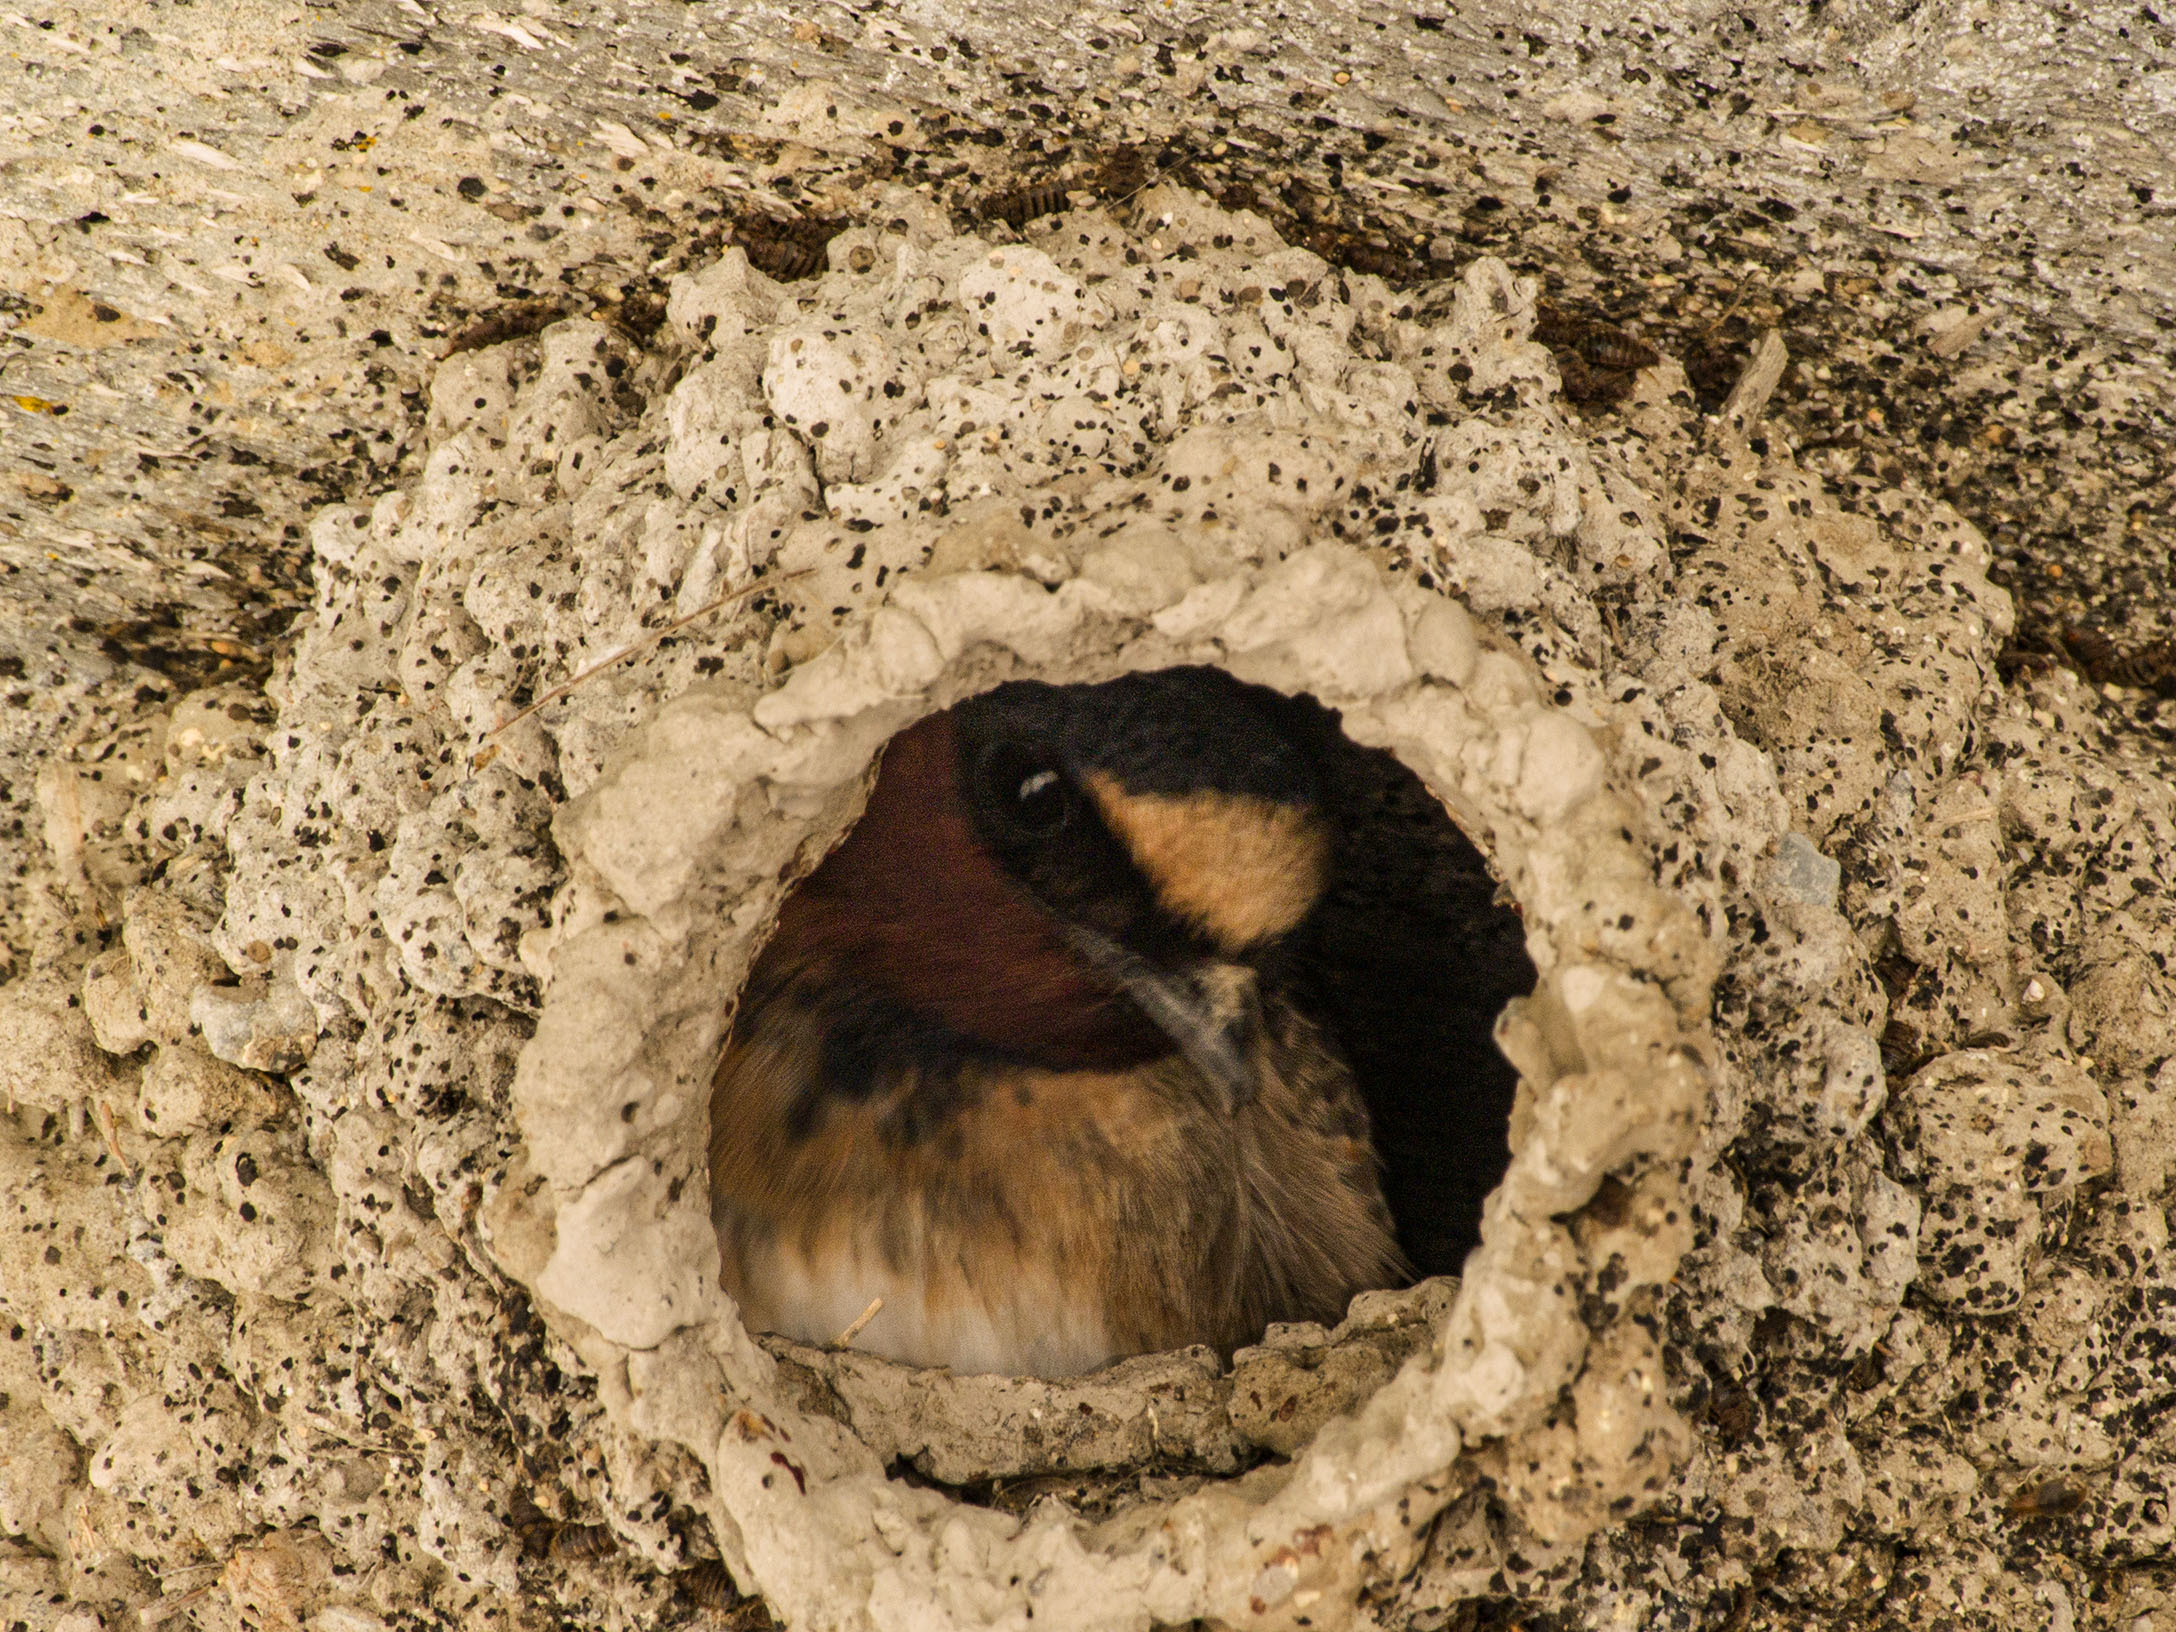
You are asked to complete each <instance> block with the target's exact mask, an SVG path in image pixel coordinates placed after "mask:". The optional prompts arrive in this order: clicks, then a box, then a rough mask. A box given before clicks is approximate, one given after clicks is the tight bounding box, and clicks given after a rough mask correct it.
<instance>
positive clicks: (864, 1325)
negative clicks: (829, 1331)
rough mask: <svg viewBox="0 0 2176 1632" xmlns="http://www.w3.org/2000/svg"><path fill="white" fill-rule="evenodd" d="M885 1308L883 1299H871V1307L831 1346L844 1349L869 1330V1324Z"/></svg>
mask: <svg viewBox="0 0 2176 1632" xmlns="http://www.w3.org/2000/svg"><path fill="white" fill-rule="evenodd" d="M883 1307H884V1300H883V1299H882V1298H871V1299H870V1300H869V1307H868V1308H866V1309H864V1310H862V1312H861V1313H860V1314H858V1315H856V1316H855V1317H854V1324H853V1325H851V1326H849V1327H847V1328H846V1330H845V1331H843V1332H841V1333H839V1335H838V1336H837V1337H836V1338H834V1339H833V1340H832V1345H831V1346H832V1347H833V1348H835V1349H843V1348H845V1347H846V1346H847V1345H848V1344H850V1343H852V1342H853V1341H854V1339H855V1338H857V1337H859V1336H861V1334H862V1333H863V1332H865V1331H867V1330H868V1329H869V1322H870V1321H872V1320H874V1319H876V1317H877V1313H878V1311H880V1310H881V1309H882V1308H883Z"/></svg>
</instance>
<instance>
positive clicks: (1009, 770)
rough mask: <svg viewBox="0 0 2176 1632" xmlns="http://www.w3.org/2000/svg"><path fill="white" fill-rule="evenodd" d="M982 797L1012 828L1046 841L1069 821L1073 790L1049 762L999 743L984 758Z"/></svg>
mask: <svg viewBox="0 0 2176 1632" xmlns="http://www.w3.org/2000/svg"><path fill="white" fill-rule="evenodd" d="M982 789H983V797H984V798H985V799H987V800H988V801H989V802H990V804H991V806H992V807H994V808H995V810H996V811H997V813H998V814H999V815H1000V816H1001V817H1002V818H1003V819H1004V821H1005V822H1006V824H1007V825H1008V826H1011V827H1013V828H1015V829H1017V830H1018V831H1020V832H1022V833H1026V834H1029V835H1031V836H1033V837H1035V838H1047V837H1049V836H1050V835H1051V834H1053V833H1055V832H1057V831H1058V830H1059V829H1060V828H1062V827H1063V826H1065V824H1066V823H1067V822H1068V821H1069V820H1071V819H1072V815H1073V788H1072V784H1071V783H1069V782H1067V781H1066V779H1065V773H1064V772H1062V771H1060V770H1059V769H1058V768H1057V767H1056V766H1055V765H1052V764H1051V763H1050V762H1049V761H1048V760H1045V759H1040V758H1038V757H1036V756H1035V755H1033V754H1031V753H1028V752H1027V751H1026V750H1025V749H1022V748H1019V747H1017V746H1015V745H1014V744H1012V743H998V744H996V745H995V746H993V747H992V748H991V749H990V751H989V752H988V753H987V754H985V755H984V756H983V760H982Z"/></svg>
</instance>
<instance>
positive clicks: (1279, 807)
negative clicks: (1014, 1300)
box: [759, 668, 1331, 1107]
mask: <svg viewBox="0 0 2176 1632" xmlns="http://www.w3.org/2000/svg"><path fill="white" fill-rule="evenodd" d="M1282 703H1283V700H1282V699H1280V698H1278V697H1277V696H1276V695H1275V694H1274V693H1270V692H1265V691H1261V690H1259V689H1257V688H1255V687H1251V686H1247V685H1244V684H1242V683H1241V682H1239V681H1236V680H1234V679H1232V678H1231V677H1230V676H1229V675H1227V674H1225V673H1223V672H1222V671H1221V670H1216V669H1200V668H1194V669H1169V670H1163V671H1160V672H1156V673H1151V674H1140V675H1130V676H1127V677H1125V678H1123V679H1119V680H1114V681H1111V682H1109V683H1108V684H1105V685H1093V686H1051V685H1044V684H1041V683H1039V682H1032V681H1021V682H1016V683H1013V684H1010V685H1005V686H1000V687H998V688H997V689H996V690H994V691H990V692H986V693H984V694H983V695H981V696H978V697H975V698H972V699H970V700H968V701H966V702H964V703H961V704H960V705H959V706H958V707H956V708H954V709H951V710H949V711H947V712H945V713H943V714H938V715H933V716H931V717H930V718H928V719H926V720H923V721H922V722H921V723H920V724H918V725H916V726H914V727H912V728H910V729H909V730H907V731H904V732H902V733H901V734H900V735H899V736H898V737H896V738H895V739H893V741H892V743H891V744H890V746H889V747H888V748H887V749H886V751H885V756H884V762H883V765H882V766H881V768H880V770H879V772H878V776H877V781H876V785H875V786H874V788H873V789H872V790H871V792H870V797H869V804H868V808H867V810H866V811H865V812H864V814H863V816H862V819H861V821H860V823H859V824H857V825H856V827H855V828H854V830H853V832H852V833H851V834H849V835H848V837H847V839H846V841H845V842H844V843H843V844H842V845H841V846H840V847H839V848H838V849H837V850H836V851H834V852H833V853H832V854H831V856H830V857H828V858H827V859H826V860H825V862H824V864H823V865H822V866H821V867H819V868H818V869H817V871H816V872H815V873H814V874H812V875H811V876H810V878H809V879H808V881H807V882H806V884H804V886H803V887H802V889H801V890H800V891H799V892H798V893H797V894H796V895H795V896H794V898H793V899H792V900H790V901H789V902H788V904H787V908H786V911H785V913H784V915H783V916H782V917H781V920H780V924H779V929H778V933H777V936H776V937H775V938H774V940H773V943H772V946H771V948H770V949H768V950H767V951H766V954H765V957H766V959H767V960H772V967H773V968H774V969H775V970H776V971H777V972H778V974H780V975H784V974H786V973H787V972H788V970H789V969H791V968H794V967H801V968H806V969H809V970H811V971H817V970H828V971H830V972H831V973H830V975H829V976H826V977H823V978H835V977H837V976H847V977H850V979H851V980H852V982H854V983H855V984H856V985H857V986H858V987H859V988H860V989H864V990H871V991H873V992H874V993H875V994H878V995H879V996H881V997H882V998H883V999H884V1000H886V1001H887V1002H889V1003H890V1004H892V1005H893V1006H894V1007H895V1008H897V1009H903V1010H905V1011H907V1013H909V1014H912V1015H915V1016H919V1017H921V1018H922V1019H924V1020H927V1021H933V1022H935V1023H936V1028H937V1029H936V1031H935V1032H934V1033H932V1036H933V1037H935V1038H939V1039H941V1038H943V1037H953V1038H958V1039H962V1040H965V1041H967V1042H968V1043H971V1044H973V1045H976V1046H979V1047H983V1048H987V1049H990V1050H992V1051H994V1052H996V1053H997V1054H999V1055H1001V1056H1004V1057H1009V1058H1014V1059H1019V1060H1023V1061H1027V1062H1032V1063H1037V1064H1041V1065H1044V1066H1046V1067H1049V1068H1052V1069H1061V1070H1065V1069H1118V1068H1123V1067H1126V1066H1130V1065H1133V1064H1138V1063H1143V1062H1146V1061H1148V1060H1151V1059H1155V1058H1158V1057H1161V1056H1163V1055H1167V1054H1169V1053H1171V1052H1172V1050H1173V1049H1174V1048H1176V1049H1177V1050H1179V1051H1181V1052H1182V1053H1183V1054H1184V1055H1185V1057H1186V1058H1187V1059H1189V1060H1190V1061H1192V1062H1193V1063H1194V1065H1195V1066H1196V1067H1197V1068H1198V1069H1199V1071H1200V1073H1201V1074H1202V1076H1203V1077H1204V1078H1206V1079H1207V1080H1208V1082H1209V1083H1210V1084H1211V1085H1212V1086H1213V1088H1214V1089H1215V1091H1216V1092H1217V1094H1218V1096H1219V1098H1220V1099H1221V1100H1223V1101H1224V1103H1225V1104H1226V1105H1227V1107H1236V1106H1238V1105H1240V1104H1243V1103H1244V1102H1245V1101H1246V1100H1248V1099H1249V1098H1251V1097H1252V1095H1253V1093H1254V1089H1255V1083H1254V1066H1253V1063H1252V1060H1253V1054H1254V1050H1253V1048H1252V1040H1253V1032H1254V1029H1255V1027H1256V1025H1257V1024H1258V1021H1259V1017H1260V1011H1259V1005H1258V998H1257V993H1258V983H1259V981H1260V979H1261V976H1262V974H1263V973H1264V971H1266V970H1268V969H1270V968H1272V967H1274V966H1276V965H1277V963H1278V960H1279V957H1280V948H1281V946H1282V943H1284V941H1285V939H1286V937H1288V936H1289V935H1290V933H1291V931H1292V930H1293V929H1294V928H1295V927H1297V926H1298V925H1299V924H1300V922H1301V921H1302V920H1303V919H1304V918H1306V916H1307V915H1308V913H1309V912H1310V911H1311V910H1312V909H1313V907H1314V905H1315V903H1316V902H1317V900H1318V899H1319V898H1320V897H1321V895H1322V893H1323V890H1324V888H1325V887H1326V884H1327V880H1328V874H1329V869H1330V860H1331V844H1330V837H1329V827H1328V823H1327V820H1326V818H1325V816H1324V814H1323V810H1322V799H1321V790H1320V788H1319V787H1318V785H1317V782H1316V769H1315V765H1314V762H1313V759H1312V757H1311V756H1310V754H1309V752H1308V751H1307V749H1306V747H1305V746H1304V743H1303V741H1302V740H1301V738H1300V736H1299V735H1298V734H1297V733H1295V732H1294V731H1293V730H1291V729H1290V722H1289V721H1288V720H1287V719H1286V718H1285V716H1284V712H1283V708H1282ZM760 973H761V970H760V968H759V975H760ZM887 1035H890V1036H896V1035H898V1030H897V1028H896V1027H893V1028H891V1029H890V1031H889V1032H888V1033H887ZM835 1046H836V1047H837V1049H838V1050H840V1052H839V1053H838V1056H837V1057H838V1059H839V1060H840V1062H841V1071H842V1073H843V1076H842V1082H841V1086H842V1087H844V1086H847V1084H848V1083H850V1082H851V1081H852V1080H854V1078H855V1076H856V1074H857V1072H858V1070H859V1068H858V1067H857V1066H855V1065H853V1064H852V1063H851V1062H852V1061H853V1060H854V1059H857V1058H861V1057H864V1056H862V1055H860V1054H859V1052H858V1051H857V1050H856V1049H853V1048H848V1047H846V1045H845V1044H844V1043H842V1042H838V1041H837V1039H836V1038H835ZM870 1046H871V1049H872V1051H874V1050H877V1049H878V1048H879V1047H880V1045H879V1043H878V1041H877V1040H876V1039H875V1038H874V1037H872V1039H871V1045H870ZM866 1057H868V1058H871V1059H875V1058H879V1057H881V1055H880V1054H879V1053H876V1052H872V1053H871V1054H869V1055H868V1056H866Z"/></svg>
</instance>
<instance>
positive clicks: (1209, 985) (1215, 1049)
mask: <svg viewBox="0 0 2176 1632" xmlns="http://www.w3.org/2000/svg"><path fill="white" fill-rule="evenodd" d="M1065 936H1066V939H1067V940H1068V941H1069V942H1071V944H1072V947H1073V950H1074V951H1075V952H1078V953H1079V954H1080V955H1081V956H1082V957H1083V958H1085V959H1087V961H1088V962H1089V963H1090V964H1091V965H1093V966H1094V967H1095V969H1096V970H1097V971H1098V972H1099V973H1100V974H1102V975H1103V977H1104V978H1105V979H1107V980H1109V981H1111V982H1112V983H1113V984H1114V985H1116V986H1117V987H1118V989H1119V990H1120V991H1122V992H1124V993H1125V994H1126V995H1127V996H1128V997H1130V998H1132V999H1133V1001H1134V1002H1135V1003H1136V1004H1138V1005H1139V1006H1140V1009H1141V1012H1142V1013H1143V1014H1145V1015H1147V1016H1148V1017H1149V1019H1150V1020H1152V1021H1154V1022H1155V1024H1156V1026H1157V1029H1159V1030H1160V1031H1162V1032H1163V1034H1164V1035H1165V1036H1167V1037H1169V1038H1170V1039H1171V1040H1172V1041H1173V1042H1174V1043H1177V1044H1178V1045H1179V1052H1180V1053H1182V1054H1184V1055H1185V1056H1186V1058H1187V1059H1188V1060H1189V1061H1190V1062H1192V1064H1193V1066H1194V1068H1195V1069H1196V1070H1198V1071H1199V1072H1200V1073H1201V1074H1202V1075H1203V1076H1204V1077H1206V1078H1208V1079H1209V1083H1210V1086H1211V1087H1213V1088H1215V1089H1216V1091H1217V1092H1218V1094H1219V1095H1221V1096H1222V1098H1223V1110H1224V1113H1225V1114H1226V1115H1227V1116H1229V1115H1231V1114H1233V1113H1234V1112H1236V1111H1238V1110H1240V1109H1242V1108H1243V1107H1245V1106H1247V1105H1249V1104H1251V1103H1252V1102H1253V1100H1254V1097H1255V1094H1256V1093H1257V1092H1258V1091H1259V1090H1260V1086H1261V1084H1260V1082H1259V1080H1258V1079H1257V1078H1256V1076H1255V1068H1254V1060H1253V1053H1254V1050H1253V1047H1252V1044H1253V1042H1254V1034H1255V1032H1256V1030H1257V1029H1258V1028H1259V1027H1260V1025H1261V1020H1262V1009H1261V1000H1260V997H1259V995H1258V993H1257V990H1256V985H1255V976H1254V971H1253V970H1252V969H1250V968H1248V967H1247V966H1246V965H1245V964H1239V963H1223V962H1217V961H1206V962H1203V963H1200V964H1196V965H1195V966H1193V967H1192V968H1190V969H1187V970H1184V971H1174V970H1170V969H1165V968H1161V967H1159V966H1158V965H1156V964H1153V963H1150V962H1149V961H1148V960H1147V959H1145V958H1141V957H1137V956H1135V955H1134V954H1133V953H1131V952H1129V951H1127V950H1126V949H1125V948H1124V947H1122V946H1120V945H1119V944H1118V943H1117V942H1116V941H1113V940H1111V939H1110V938H1109V937H1108V936H1104V935H1099V934H1098V933H1096V931H1094V930H1092V929H1086V928H1083V927H1081V926H1080V925H1077V924H1068V925H1066V926H1065Z"/></svg>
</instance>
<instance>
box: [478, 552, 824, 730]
mask: <svg viewBox="0 0 2176 1632" xmlns="http://www.w3.org/2000/svg"><path fill="white" fill-rule="evenodd" d="M812 570H813V569H811V568H808V567H802V568H799V569H798V570H796V571H793V572H783V573H780V574H779V575H778V576H777V577H775V578H763V579H759V580H757V581H756V582H755V583H752V584H743V585H741V587H740V588H738V589H736V590H732V591H729V592H728V593H726V594H724V595H720V596H719V597H718V598H717V599H716V600H714V601H709V602H706V603H705V604H704V605H702V606H698V607H697V608H696V609H695V610H694V611H692V612H690V613H689V614H688V615H687V616H686V617H684V618H675V619H673V620H672V622H670V623H668V624H664V625H661V626H660V627H658V628H656V629H653V630H651V631H650V632H649V633H648V634H646V635H644V636H643V637H642V638H641V639H640V640H637V641H631V642H630V643H628V644H627V645H625V646H622V647H621V648H620V649H619V650H618V651H616V652H614V653H613V654H612V655H611V656H610V657H607V658H602V659H600V660H599V661H597V662H595V663H592V664H591V665H590V666H589V667H588V668H586V669H584V670H583V671H582V672H581V673H580V674H578V675H576V676H575V677H574V678H573V679H572V680H568V681H565V682H564V683H562V684H560V685H556V686H554V687H552V689H551V690H549V691H547V692H546V693H545V694H544V695H543V696H541V697H539V698H538V699H537V700H536V701H535V702H533V703H531V704H530V705H529V706H528V707H527V708H525V709H523V710H522V711H521V712H520V713H519V714H516V715H515V716H514V717H513V718H512V719H510V720H506V721H503V722H502V723H500V724H498V725H495V726H493V727H492V728H491V729H490V730H489V731H486V732H485V733H484V741H485V742H489V741H490V740H491V739H492V738H493V737H496V736H498V735H499V734H500V733H501V732H502V731H511V730H512V729H513V728H514V727H515V726H517V725H519V724H521V722H522V721H523V720H526V719H527V718H528V717H529V716H530V715H532V714H534V713H535V712H536V711H537V710H538V709H540V708H542V707H544V706H545V705H546V704H548V703H556V702H558V701H559V699H560V698H562V697H564V696H566V695H567V693H568V692H570V691H572V690H574V688H575V687H576V686H579V685H582V684H583V683H584V682H586V681H588V680H590V679H592V678H594V677H595V676H597V675H600V674H602V673H604V671H605V670H606V669H609V668H610V667H612V665H613V664H615V663H624V662H626V661H627V660H628V659H629V658H630V657H633V656H635V655H637V654H638V653H641V652H645V651H648V650H649V649H650V648H651V647H652V646H655V645H656V644H657V643H658V642H659V641H661V640H663V639H664V638H665V637H666V636H667V635H670V634H673V633H675V632H677V631H679V630H682V629H685V628H686V627H687V626H688V625H689V624H691V623H693V622H694V621H695V620H696V619H697V618H707V617H708V616H710V614H711V613H713V612H715V611H717V610H718V608H719V607H721V606H724V605H725V604H726V603H727V602H729V601H737V600H741V599H743V598H744V597H746V596H749V595H755V594H758V593H760V592H761V591H763V590H766V589H773V588H776V587H777V586H778V585H780V584H790V583H792V582H793V581H794V579H796V578H806V577H807V576H808V575H809V573H810V572H811V571H812ZM477 759H478V761H479V765H480V764H481V763H488V761H486V760H485V759H484V755H483V753H481V752H479V754H478V755H477Z"/></svg>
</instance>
